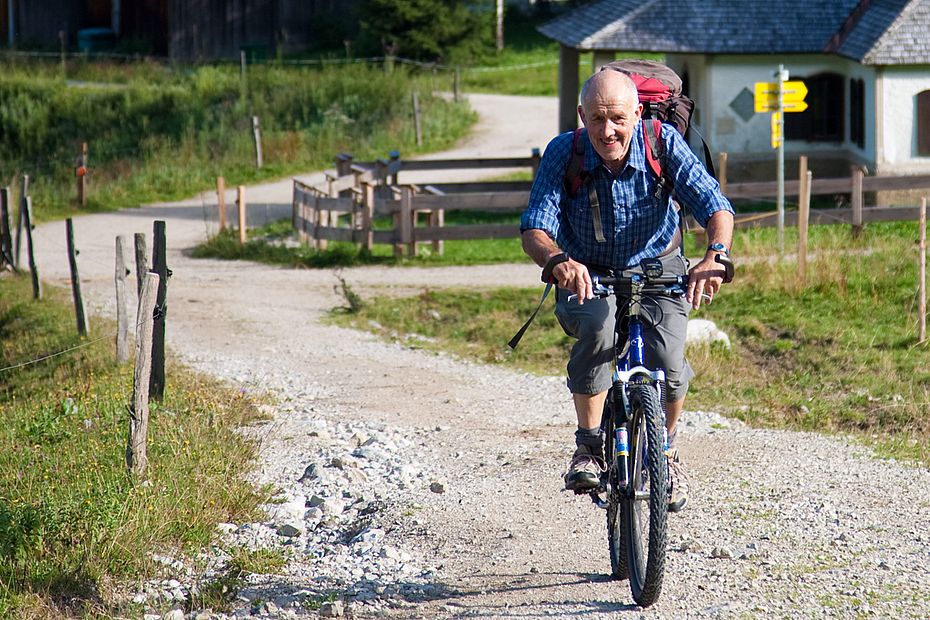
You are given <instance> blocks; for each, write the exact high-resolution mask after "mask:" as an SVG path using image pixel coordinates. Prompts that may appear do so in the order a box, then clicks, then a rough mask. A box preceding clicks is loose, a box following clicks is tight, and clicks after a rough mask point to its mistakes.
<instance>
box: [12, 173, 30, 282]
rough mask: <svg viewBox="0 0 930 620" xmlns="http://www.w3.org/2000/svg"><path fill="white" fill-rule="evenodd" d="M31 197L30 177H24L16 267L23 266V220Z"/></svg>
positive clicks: (17, 236) (18, 217) (18, 224)
mask: <svg viewBox="0 0 930 620" xmlns="http://www.w3.org/2000/svg"><path fill="white" fill-rule="evenodd" d="M28 195H29V175H28V174H24V175H23V183H22V191H21V192H20V193H19V209H17V210H16V254H15V255H14V256H13V260H14V261H16V267H17V268H19V266H20V265H22V264H23V260H22V256H23V253H22V248H23V243H22V238H23V219H24V215H23V214H24V213H25V212H26V196H28Z"/></svg>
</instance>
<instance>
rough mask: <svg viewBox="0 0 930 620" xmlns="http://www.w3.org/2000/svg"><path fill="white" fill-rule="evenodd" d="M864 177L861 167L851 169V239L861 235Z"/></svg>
mask: <svg viewBox="0 0 930 620" xmlns="http://www.w3.org/2000/svg"><path fill="white" fill-rule="evenodd" d="M863 176H865V174H864V172H863V170H862V167H861V166H853V167H852V195H851V200H850V202H851V204H852V231H853V237H856V238H858V237H859V235H861V234H862V177H863Z"/></svg>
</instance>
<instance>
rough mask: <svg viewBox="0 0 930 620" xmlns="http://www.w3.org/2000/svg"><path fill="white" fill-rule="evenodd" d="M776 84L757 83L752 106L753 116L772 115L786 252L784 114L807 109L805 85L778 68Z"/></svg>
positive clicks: (780, 229)
mask: <svg viewBox="0 0 930 620" xmlns="http://www.w3.org/2000/svg"><path fill="white" fill-rule="evenodd" d="M775 78H776V79H777V80H778V81H777V82H756V87H755V93H754V95H755V96H754V97H753V104H754V108H755V111H756V112H771V113H772V148H773V149H776V150H777V151H778V157H777V158H776V159H777V164H778V165H777V167H776V171H775V174H776V176H777V179H778V196H777V197H776V199H775V203H776V208H777V209H778V251H779V253H780V254H782V255H784V250H785V238H784V234H785V233H784V230H785V122H784V120H785V117H784V114H785V113H786V112H803V111H804V110H806V109H807V102H806V101H804V97H806V96H807V85H806V84H804V82H802V81H801V80H794V81H793V82H789V81H788V71H787V69H785V66H784V65H778V71H776V72H775Z"/></svg>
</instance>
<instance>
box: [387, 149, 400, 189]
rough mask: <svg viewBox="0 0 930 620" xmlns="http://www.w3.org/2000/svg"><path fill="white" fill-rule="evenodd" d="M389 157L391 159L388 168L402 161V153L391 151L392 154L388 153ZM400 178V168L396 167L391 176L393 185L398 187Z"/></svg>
mask: <svg viewBox="0 0 930 620" xmlns="http://www.w3.org/2000/svg"><path fill="white" fill-rule="evenodd" d="M388 156H389V157H390V158H391V159H390V161H389V162H388V166H390V164H396V163H397V162H399V161H400V151H391V152H390V153H388ZM399 177H400V169H399V166H395V167H394V174H393V175H391V185H397V184H398V180H397V179H398V178H399Z"/></svg>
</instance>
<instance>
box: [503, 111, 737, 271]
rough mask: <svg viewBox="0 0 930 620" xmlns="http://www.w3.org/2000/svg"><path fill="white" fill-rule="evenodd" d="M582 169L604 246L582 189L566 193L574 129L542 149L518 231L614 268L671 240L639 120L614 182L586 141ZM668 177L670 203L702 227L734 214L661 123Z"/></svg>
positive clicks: (673, 217) (671, 222) (673, 222)
mask: <svg viewBox="0 0 930 620" xmlns="http://www.w3.org/2000/svg"><path fill="white" fill-rule="evenodd" d="M580 139H581V140H582V141H583V142H584V144H585V156H584V169H585V170H587V171H588V174H590V175H592V182H593V183H594V187H595V190H596V191H597V196H598V202H599V203H600V212H601V221H602V222H603V229H604V237H605V239H606V241H605V242H603V243H598V242H597V240H596V239H595V236H594V223H593V219H592V217H591V207H590V203H589V201H588V191H587V189H586V187H585V186H584V185H583V186H582V187H581V189H579V190H578V192H577V194H576V195H575V197H574V198H571V197H569V196H568V193H567V192H566V191H565V169H566V167H567V166H568V162H569V159H570V157H571V150H572V132H568V133H563V134H561V135H559V136H556V137H555V138H554V139H553V140H552V141H551V142H550V143H549V145H548V146H547V147H546V153H545V155H544V156H543V158H542V161H541V162H540V165H539V171H538V172H537V174H536V180H535V181H533V187H532V189H531V190H530V200H529V206H527V208H526V211H524V212H523V217H522V218H521V220H520V230H521V231H525V230H529V229H533V228H536V229H540V230H543V231H545V232H546V233H547V234H548V235H549V236H550V237H552V239H554V240H555V242H556V243H557V244H558V246H559V247H560V248H561V249H562V250H563V251H564V252H567V253H568V255H569V256H571V257H572V258H573V259H575V260H577V261H580V262H582V263H585V264H588V265H601V266H603V267H610V268H614V269H621V268H628V267H632V266H636V265H638V264H639V262H640V261H641V260H642V259H643V258H652V257H655V256H659V255H660V254H661V253H662V252H663V251H664V250H665V249H666V248H667V247H668V246H669V244H670V243H671V242H672V240H673V239H674V237H675V229H676V228H677V227H678V212H677V211H676V210H675V208H674V207H673V206H672V202H671V199H668V200H667V201H666V202H665V204H663V205H661V206H659V205H657V199H656V198H655V190H656V182H657V181H658V179H657V178H656V175H655V174H654V173H653V172H652V170H650V169H649V164H648V162H647V161H646V152H645V146H644V145H643V128H642V123H638V124H637V126H636V130H635V132H634V134H633V140H632V142H631V144H630V152H629V157H628V158H627V162H626V165H625V166H624V168H623V170H621V171H620V174H619V175H617V177H616V178H614V176H613V175H612V174H611V172H610V170H608V168H607V166H605V165H604V164H603V162H602V161H601V159H600V157H599V156H598V154H597V152H596V151H595V150H594V147H593V146H592V145H591V142H590V140H588V137H587V132H583V134H582V136H581V137H580ZM661 139H662V140H663V142H664V143H665V152H666V162H665V166H666V168H667V171H666V173H667V174H668V175H670V177H671V178H672V179H673V180H674V187H675V198H676V199H677V200H678V202H679V203H681V204H682V205H683V206H684V207H685V209H686V210H687V212H688V213H690V214H691V215H693V216H694V218H695V219H696V220H697V221H698V222H699V223H700V224H701V226H706V225H707V220H709V219H710V216H711V215H713V214H714V213H716V212H717V211H729V212H730V213H732V212H733V207H731V206H730V202H729V201H728V200H727V199H726V198H725V197H724V196H723V194H721V193H720V185H719V184H718V183H717V181H716V180H715V179H714V178H713V177H712V176H711V175H710V174H709V173H708V172H707V169H706V168H704V165H703V164H702V163H701V162H700V161H699V160H698V159H697V157H696V156H695V155H694V153H692V152H691V148H690V147H689V146H688V145H687V143H686V142H685V140H684V138H682V137H681V134H679V133H678V131H677V130H676V129H675V128H674V126H672V125H663V126H662V135H661Z"/></svg>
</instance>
